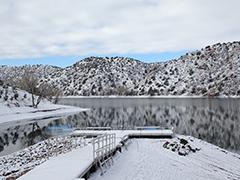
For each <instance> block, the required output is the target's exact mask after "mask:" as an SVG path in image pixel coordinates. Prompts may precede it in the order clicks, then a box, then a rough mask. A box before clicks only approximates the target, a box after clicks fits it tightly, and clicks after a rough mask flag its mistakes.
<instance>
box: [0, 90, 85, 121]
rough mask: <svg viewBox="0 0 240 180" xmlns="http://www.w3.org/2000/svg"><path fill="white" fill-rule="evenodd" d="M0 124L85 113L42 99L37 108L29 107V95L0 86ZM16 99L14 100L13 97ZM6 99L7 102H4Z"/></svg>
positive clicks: (80, 109) (75, 108) (78, 108)
mask: <svg viewBox="0 0 240 180" xmlns="http://www.w3.org/2000/svg"><path fill="white" fill-rule="evenodd" d="M0 91H1V94H0V124H2V123H6V122H10V121H27V120H33V119H35V120H36V119H43V118H50V117H57V116H58V117H59V116H63V115H68V114H76V113H78V112H81V111H86V110H87V109H83V108H80V107H74V106H65V105H56V104H53V103H51V102H50V101H48V100H46V99H43V100H42V101H41V102H40V104H39V106H38V107H37V108H33V107H31V103H32V102H31V94H29V93H28V92H26V91H23V90H20V89H14V88H12V87H10V86H0ZM15 94H17V95H18V97H17V98H16V99H15V98H14V95H15ZM4 97H7V100H4Z"/></svg>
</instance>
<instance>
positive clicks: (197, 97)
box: [60, 96, 240, 99]
mask: <svg viewBox="0 0 240 180" xmlns="http://www.w3.org/2000/svg"><path fill="white" fill-rule="evenodd" d="M60 99H240V96H212V97H209V96H62V97H61V98H60Z"/></svg>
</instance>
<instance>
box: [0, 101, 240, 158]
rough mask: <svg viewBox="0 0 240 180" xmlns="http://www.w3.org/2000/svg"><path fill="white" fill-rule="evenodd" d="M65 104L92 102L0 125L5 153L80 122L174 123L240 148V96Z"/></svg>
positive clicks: (125, 125) (0, 143)
mask: <svg viewBox="0 0 240 180" xmlns="http://www.w3.org/2000/svg"><path fill="white" fill-rule="evenodd" d="M60 103H61V104H66V105H74V106H80V107H83V108H90V109H91V110H90V111H86V112H81V113H79V114H76V115H71V116H68V117H64V118H60V119H59V118H58V119H56V118H55V119H53V118H52V119H45V120H40V121H28V122H26V123H24V124H22V123H19V124H17V123H5V124H1V125H0V156H1V155H5V154H9V153H11V152H14V151H17V150H19V149H23V148H25V147H28V146H30V145H32V144H34V143H37V142H39V141H42V140H44V139H46V138H49V137H51V136H56V135H62V134H67V133H69V132H71V130H72V129H74V128H80V127H87V126H110V127H112V128H114V129H133V128H134V127H135V126H159V125H160V126H173V127H174V128H175V131H176V133H178V134H185V135H191V136H194V137H196V138H200V139H203V140H205V141H207V142H210V143H213V144H215V145H218V146H220V147H222V148H225V149H228V150H231V151H234V152H240V118H239V117H240V99H132V98H131V99H130V98H128V99H127V98H126V99H120V98H115V99H101V98H82V99H63V100H61V102H60Z"/></svg>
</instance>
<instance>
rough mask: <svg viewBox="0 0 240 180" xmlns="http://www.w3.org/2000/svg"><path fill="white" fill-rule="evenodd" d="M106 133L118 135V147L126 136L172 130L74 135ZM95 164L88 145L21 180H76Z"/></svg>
mask: <svg viewBox="0 0 240 180" xmlns="http://www.w3.org/2000/svg"><path fill="white" fill-rule="evenodd" d="M105 133H115V134H116V146H115V147H117V146H118V145H120V142H121V141H122V140H123V139H125V137H126V135H132V134H135V135H138V134H139V135H140V134H145V135H146V134H148V135H154V134H155V135H171V134H172V131H171V130H124V131H123V130H113V131H112V130H109V131H94V130H76V131H75V132H74V133H73V134H72V135H75V136H77V135H78V136H81V135H100V134H105ZM93 162H94V158H93V147H92V145H91V144H88V145H87V146H85V147H82V148H78V149H76V150H72V151H71V152H68V153H66V154H61V155H58V156H57V157H53V158H50V159H49V160H48V161H46V162H44V163H43V164H41V165H39V166H37V167H36V168H34V169H33V170H31V171H30V172H28V173H27V174H26V175H23V176H22V177H20V178H19V179H21V180H28V179H29V180H30V179H36V178H37V177H38V178H40V179H41V178H43V177H44V179H45V180H52V179H54V178H56V175H57V179H58V180H66V179H74V178H77V177H78V176H79V175H80V174H82V173H83V172H84V171H85V170H86V169H87V168H88V167H90V166H91V165H92V163H93Z"/></svg>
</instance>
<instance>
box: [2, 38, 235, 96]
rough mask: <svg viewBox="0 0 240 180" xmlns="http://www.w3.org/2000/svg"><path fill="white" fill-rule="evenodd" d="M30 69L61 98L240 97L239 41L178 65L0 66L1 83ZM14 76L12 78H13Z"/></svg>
mask: <svg viewBox="0 0 240 180" xmlns="http://www.w3.org/2000/svg"><path fill="white" fill-rule="evenodd" d="M26 68H32V69H34V70H35V71H36V73H37V74H38V75H39V76H40V77H41V82H43V81H46V82H49V83H51V84H52V85H54V86H56V87H59V88H60V89H62V90H63V92H64V95H66V96H69V95H84V96H88V95H178V96H179V95H190V96H191V95H200V96H219V95H226V96H240V88H239V87H240V81H239V79H240V42H232V43H222V44H220V43H218V44H215V45H213V46H207V47H205V48H203V49H201V50H199V51H195V52H192V53H188V54H186V55H184V56H182V57H180V58H179V59H177V60H171V61H167V62H162V63H143V62H141V61H138V60H135V59H132V58H124V57H104V58H103V57H89V58H86V59H83V60H81V61H79V62H77V63H75V64H74V65H72V66H69V67H66V68H58V67H52V66H43V65H35V66H22V67H7V66H2V67H0V79H6V78H7V79H9V77H6V76H9V75H10V77H11V78H10V79H14V78H17V77H19V74H21V73H22V72H23V71H24V69H26ZM16 74H17V75H16Z"/></svg>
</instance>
